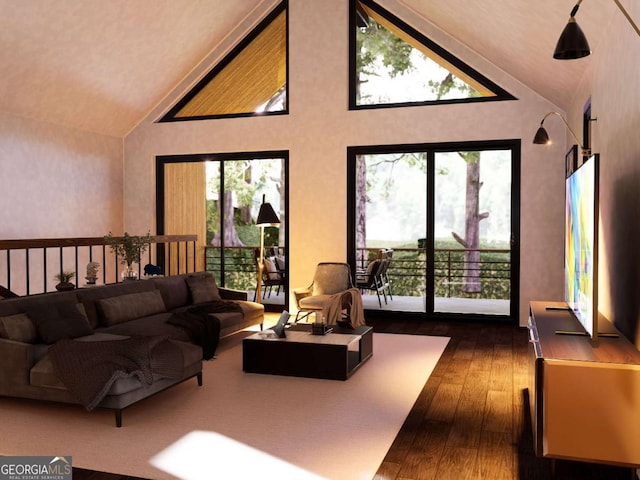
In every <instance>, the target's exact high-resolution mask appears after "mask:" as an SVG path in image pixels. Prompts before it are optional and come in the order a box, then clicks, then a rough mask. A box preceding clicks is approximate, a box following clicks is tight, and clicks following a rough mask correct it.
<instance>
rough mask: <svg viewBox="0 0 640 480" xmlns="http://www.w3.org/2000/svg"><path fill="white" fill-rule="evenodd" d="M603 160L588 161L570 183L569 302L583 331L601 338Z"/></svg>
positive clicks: (567, 221)
mask: <svg viewBox="0 0 640 480" xmlns="http://www.w3.org/2000/svg"><path fill="white" fill-rule="evenodd" d="M598 176H599V158H598V155H597V154H596V155H593V156H591V157H590V158H588V159H587V160H586V161H585V162H584V163H583V164H582V165H581V166H580V167H579V168H578V169H577V170H576V171H575V172H573V173H572V174H571V175H570V176H569V177H568V178H567V180H566V200H565V204H566V205H565V206H566V215H565V260H564V272H565V276H564V277H565V300H566V302H567V304H568V306H569V308H570V309H571V310H572V311H573V313H574V314H575V316H576V318H577V319H578V321H579V322H580V323H581V324H582V326H583V328H584V329H585V331H586V332H587V334H589V335H590V336H591V338H593V339H594V340H595V339H597V336H598Z"/></svg>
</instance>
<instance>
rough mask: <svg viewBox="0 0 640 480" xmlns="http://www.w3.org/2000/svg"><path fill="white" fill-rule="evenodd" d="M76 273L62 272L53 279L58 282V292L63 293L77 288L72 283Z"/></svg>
mask: <svg viewBox="0 0 640 480" xmlns="http://www.w3.org/2000/svg"><path fill="white" fill-rule="evenodd" d="M75 275H76V272H71V271H67V272H64V271H61V272H60V273H57V274H56V275H55V276H54V277H53V278H55V279H56V280H57V281H58V282H60V283H58V284H57V285H56V290H58V291H59V292H63V291H66V290H73V289H74V288H76V287H75V285H74V284H73V283H71V281H70V280H71V279H72V278H73V277H75Z"/></svg>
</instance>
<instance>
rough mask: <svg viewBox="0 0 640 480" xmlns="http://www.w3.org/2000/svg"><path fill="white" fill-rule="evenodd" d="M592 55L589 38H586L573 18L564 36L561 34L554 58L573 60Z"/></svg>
mask: <svg viewBox="0 0 640 480" xmlns="http://www.w3.org/2000/svg"><path fill="white" fill-rule="evenodd" d="M590 53H591V48H590V47H589V42H587V37H585V35H584V32H583V31H582V29H581V28H580V26H579V25H578V24H577V23H576V19H575V18H574V17H571V18H570V19H569V22H568V23H567V25H566V26H565V27H564V30H563V31H562V34H560V38H559V39H558V43H557V44H556V50H555V52H553V58H556V59H558V60H573V59H575V58H582V57H586V56H587V55H589V54H590Z"/></svg>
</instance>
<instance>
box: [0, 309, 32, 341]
mask: <svg viewBox="0 0 640 480" xmlns="http://www.w3.org/2000/svg"><path fill="white" fill-rule="evenodd" d="M0 337H2V338H7V339H9V340H13V341H16V342H23V343H34V342H35V341H36V339H37V338H38V332H37V330H36V326H35V325H34V324H33V321H32V320H31V318H29V316H28V315H27V314H25V313H18V314H16V315H10V316H8V317H0Z"/></svg>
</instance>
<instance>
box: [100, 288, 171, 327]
mask: <svg viewBox="0 0 640 480" xmlns="http://www.w3.org/2000/svg"><path fill="white" fill-rule="evenodd" d="M98 309H99V311H100V314H101V319H102V323H103V324H104V325H106V326H110V325H117V324H118V323H123V322H128V321H129V320H133V319H136V318H140V317H146V316H148V315H153V314H155V313H161V312H165V311H166V308H165V305H164V300H163V299H162V294H161V293H160V291H159V290H152V291H149V292H140V293H128V294H125V295H119V296H117V297H111V298H103V299H101V300H98Z"/></svg>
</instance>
